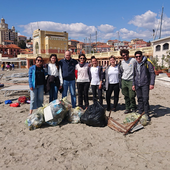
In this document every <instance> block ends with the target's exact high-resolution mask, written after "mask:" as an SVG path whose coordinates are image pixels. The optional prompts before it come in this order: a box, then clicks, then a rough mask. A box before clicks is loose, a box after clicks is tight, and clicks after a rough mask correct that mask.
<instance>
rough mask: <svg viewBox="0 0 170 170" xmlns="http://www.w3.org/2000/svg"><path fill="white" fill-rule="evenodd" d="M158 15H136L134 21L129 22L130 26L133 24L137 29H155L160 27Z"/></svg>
mask: <svg viewBox="0 0 170 170" xmlns="http://www.w3.org/2000/svg"><path fill="white" fill-rule="evenodd" d="M156 16H157V14H156V13H154V12H152V11H150V10H149V11H147V12H145V13H144V14H141V15H136V16H135V17H134V19H133V20H131V21H129V23H128V24H133V25H135V26H137V27H142V28H146V29H155V28H157V25H158V19H157V18H156Z"/></svg>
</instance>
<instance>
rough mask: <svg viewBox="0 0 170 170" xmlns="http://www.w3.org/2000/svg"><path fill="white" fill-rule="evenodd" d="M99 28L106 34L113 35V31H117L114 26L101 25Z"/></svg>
mask: <svg viewBox="0 0 170 170" xmlns="http://www.w3.org/2000/svg"><path fill="white" fill-rule="evenodd" d="M97 28H98V29H99V30H100V31H102V32H106V33H111V32H113V30H114V29H115V27H114V26H112V25H109V24H105V25H103V24H101V25H100V26H98V27H97Z"/></svg>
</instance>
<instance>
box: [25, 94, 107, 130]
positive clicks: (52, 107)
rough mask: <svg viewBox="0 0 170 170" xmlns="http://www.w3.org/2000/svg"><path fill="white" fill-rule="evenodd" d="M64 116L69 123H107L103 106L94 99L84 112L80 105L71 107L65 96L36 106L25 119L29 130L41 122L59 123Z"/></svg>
mask: <svg viewBox="0 0 170 170" xmlns="http://www.w3.org/2000/svg"><path fill="white" fill-rule="evenodd" d="M65 118H67V120H68V121H69V122H70V123H74V124H75V123H85V124H86V125H88V126H94V127H104V126H106V125H107V119H106V116H105V110H104V108H103V107H102V106H101V105H100V104H99V103H98V102H97V101H95V102H94V104H92V105H90V106H89V107H88V108H87V110H86V111H85V113H84V110H83V109H82V108H80V107H76V108H72V105H71V103H70V102H69V101H68V100H67V98H66V97H65V98H63V99H61V100H58V99H57V100H54V101H52V102H50V103H49V104H46V105H44V106H43V107H40V108H38V109H37V110H36V111H35V112H34V113H33V114H31V115H29V116H28V117H27V119H26V121H25V123H26V125H27V126H28V128H29V130H34V129H37V128H40V127H41V126H42V125H43V124H48V125H51V126H57V125H59V124H60V123H61V122H62V121H63V120H64V119H65Z"/></svg>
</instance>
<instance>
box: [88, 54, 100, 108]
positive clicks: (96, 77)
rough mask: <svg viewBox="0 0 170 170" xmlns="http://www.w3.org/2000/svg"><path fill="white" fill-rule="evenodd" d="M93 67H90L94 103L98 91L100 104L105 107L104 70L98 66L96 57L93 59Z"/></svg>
mask: <svg viewBox="0 0 170 170" xmlns="http://www.w3.org/2000/svg"><path fill="white" fill-rule="evenodd" d="M91 62H92V67H89V78H90V82H91V88H92V93H93V102H94V101H95V100H96V91H98V97H99V102H100V104H101V106H103V98H102V80H103V69H102V67H101V66H98V63H97V59H96V58H95V56H92V57H91Z"/></svg>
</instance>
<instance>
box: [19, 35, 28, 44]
mask: <svg viewBox="0 0 170 170" xmlns="http://www.w3.org/2000/svg"><path fill="white" fill-rule="evenodd" d="M20 41H24V42H25V44H26V43H27V37H26V36H24V35H19V36H18V42H20Z"/></svg>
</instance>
